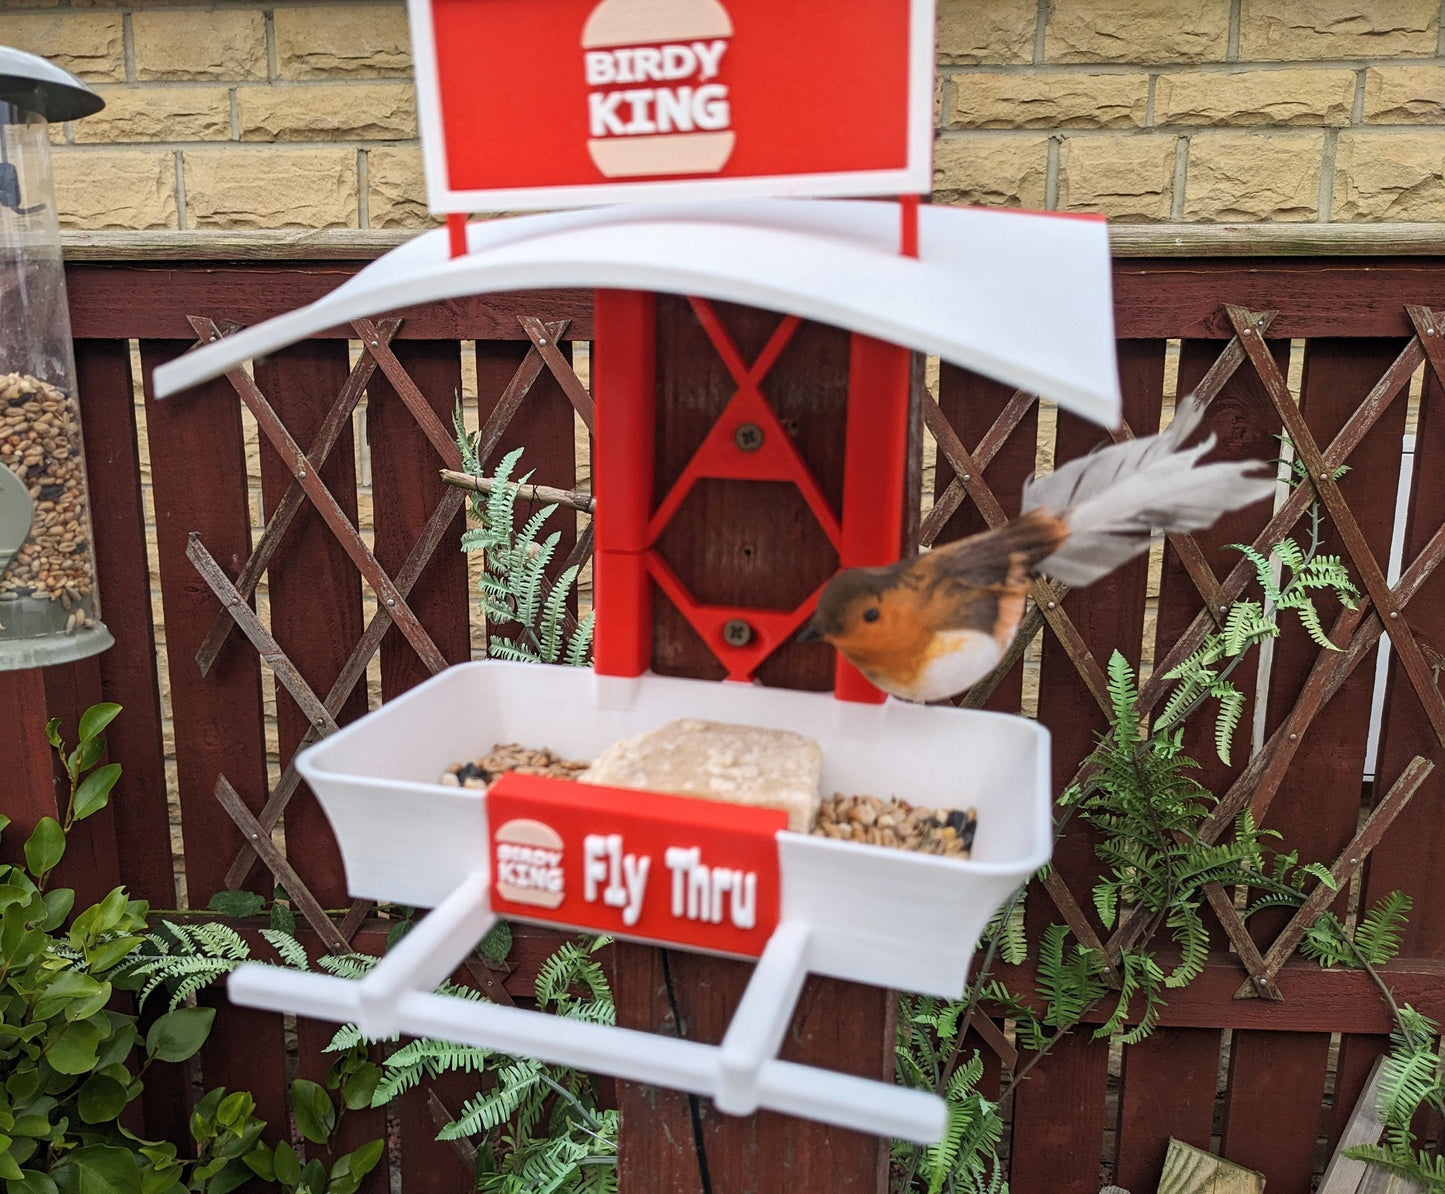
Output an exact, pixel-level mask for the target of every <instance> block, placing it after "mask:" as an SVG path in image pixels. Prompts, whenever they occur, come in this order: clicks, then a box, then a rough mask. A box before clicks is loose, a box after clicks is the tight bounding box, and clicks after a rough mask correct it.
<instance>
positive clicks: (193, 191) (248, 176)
mask: <svg viewBox="0 0 1445 1194" xmlns="http://www.w3.org/2000/svg"><path fill="white" fill-rule="evenodd" d="M182 157H183V161H184V166H185V182H186V212H187V216H188V219H189V223H190V226H191V227H192V228H354V227H356V225H357V195H356V189H357V183H356V151H355V150H354V149H270V148H263V147H261V146H249V147H246V148H244V149H241V148H237V149H229V150H222V149H188V150H186V151H185V153H184V154H183V155H182Z"/></svg>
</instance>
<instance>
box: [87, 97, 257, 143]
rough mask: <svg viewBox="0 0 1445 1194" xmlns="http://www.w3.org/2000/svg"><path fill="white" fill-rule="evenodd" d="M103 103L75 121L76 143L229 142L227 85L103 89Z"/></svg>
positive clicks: (229, 108) (229, 125)
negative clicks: (89, 113) (94, 111)
mask: <svg viewBox="0 0 1445 1194" xmlns="http://www.w3.org/2000/svg"><path fill="white" fill-rule="evenodd" d="M96 90H97V91H99V92H100V94H101V96H102V98H104V100H105V107H104V108H102V109H101V110H100V111H99V112H97V113H96V114H95V115H94V116H87V117H86V118H85V119H84V120H77V121H76V122H75V143H76V144H77V145H88V144H119V143H124V142H127V141H228V140H230V138H231V93H230V92H229V91H228V90H227V89H226V88H225V87H135V86H130V87H99V88H97V89H96Z"/></svg>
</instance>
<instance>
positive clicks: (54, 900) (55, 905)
mask: <svg viewBox="0 0 1445 1194" xmlns="http://www.w3.org/2000/svg"><path fill="white" fill-rule="evenodd" d="M44 899H45V919H44V920H43V921H42V922H41V924H40V927H41V928H42V929H44V930H45V931H46V932H47V933H51V932H54V931H55V930H56V929H58V928H59V927H60V926H61V925H63V924H64V923H65V918H66V917H67V916H69V915H70V910H71V909H72V908H73V907H75V890H74V889H73V888H70V887H57V888H55V889H53V890H51V891H47V892H46V893H45V896H44Z"/></svg>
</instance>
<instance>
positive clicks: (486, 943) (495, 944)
mask: <svg viewBox="0 0 1445 1194" xmlns="http://www.w3.org/2000/svg"><path fill="white" fill-rule="evenodd" d="M477 952H478V953H480V954H481V955H482V957H484V958H490V959H491V960H492V961H493V962H505V961H506V960H507V955H508V954H509V953H511V952H512V926H511V925H509V924H508V923H507V922H506V921H505V920H499V921H497V923H496V924H494V925H493V926H492V927H491V928H490V929H488V930H487V935H486V936H485V937H483V938H482V940H481V944H480V945H478V946H477Z"/></svg>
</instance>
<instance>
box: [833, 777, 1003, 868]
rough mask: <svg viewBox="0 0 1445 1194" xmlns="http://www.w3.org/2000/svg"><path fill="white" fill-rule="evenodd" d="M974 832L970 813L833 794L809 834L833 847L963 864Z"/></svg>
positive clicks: (975, 823) (974, 820) (973, 814)
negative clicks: (909, 853)
mask: <svg viewBox="0 0 1445 1194" xmlns="http://www.w3.org/2000/svg"><path fill="white" fill-rule="evenodd" d="M977 828H978V815H977V813H976V812H975V811H974V810H973V809H971V808H970V809H967V810H960V809H941V808H940V809H934V808H925V807H923V806H922V805H912V804H909V803H908V802H907V801H906V800H898V799H889V800H883V799H881V798H879V797H877V796H845V795H843V793H841V792H835V793H834V794H833V795H832V796H831V797H830V798H828V799H826V800H824V801H823V804H822V806H821V807H820V808H819V810H818V819H817V820H816V821H815V822H814V823H813V830H812V832H813V833H814V834H816V835H818V836H820V837H831V838H833V839H835V840H837V841H843V842H860V843H862V844H863V845H868V846H890V847H892V848H893V849H896V850H916V851H917V852H918V853H920V854H938V855H942V856H943V857H946V858H967V857H969V855H970V854H971V853H972V851H973V835H974V832H975V831H976V830H977Z"/></svg>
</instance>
